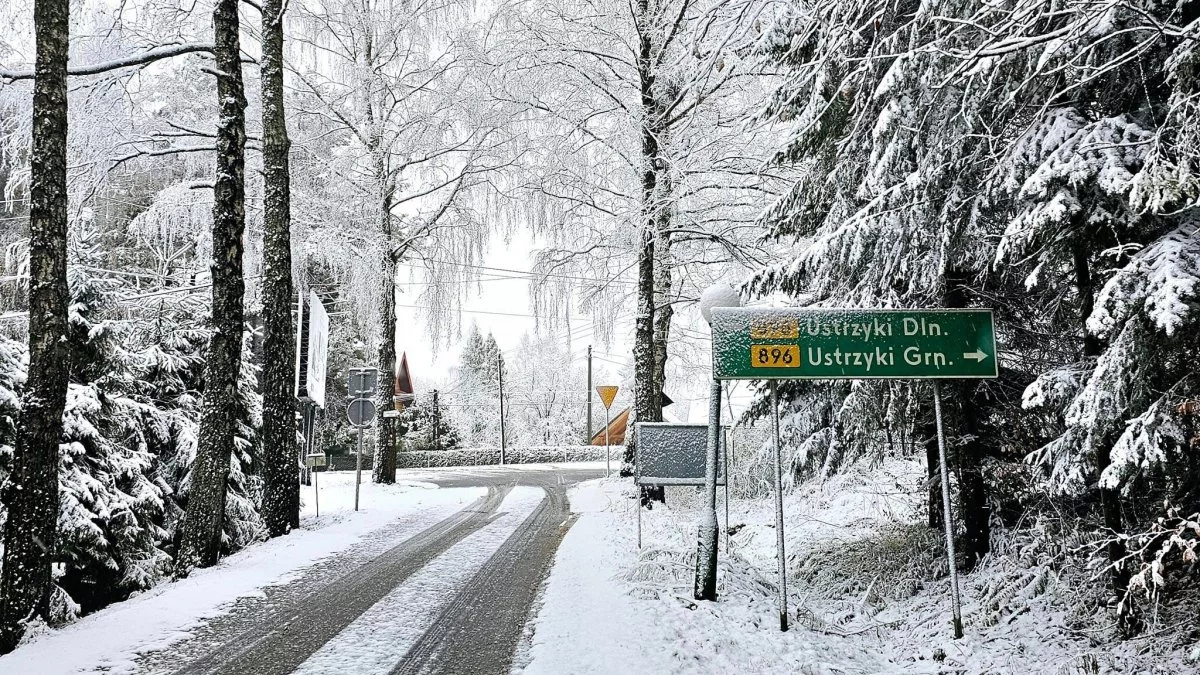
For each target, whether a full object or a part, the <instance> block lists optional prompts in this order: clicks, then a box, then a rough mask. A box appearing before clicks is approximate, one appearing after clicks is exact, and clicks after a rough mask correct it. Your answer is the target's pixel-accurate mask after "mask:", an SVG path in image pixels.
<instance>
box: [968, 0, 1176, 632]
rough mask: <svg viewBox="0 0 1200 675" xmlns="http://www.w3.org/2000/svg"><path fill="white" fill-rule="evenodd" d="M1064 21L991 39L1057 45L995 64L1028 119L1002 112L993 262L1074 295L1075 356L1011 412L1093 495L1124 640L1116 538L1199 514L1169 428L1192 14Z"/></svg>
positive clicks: (1162, 11) (1059, 467)
mask: <svg viewBox="0 0 1200 675" xmlns="http://www.w3.org/2000/svg"><path fill="white" fill-rule="evenodd" d="M1071 10H1072V11H1070V12H1067V13H1064V14H1062V15H1061V16H1060V17H1059V18H1058V19H1057V21H1056V22H1055V23H1053V24H1052V23H1049V20H1048V19H1046V20H1044V22H1043V25H1038V24H1031V25H1016V26H1004V29H1005V30H1003V31H999V32H997V33H996V35H995V37H994V38H993V39H994V40H995V41H1000V42H1004V41H1008V42H1009V44H1019V43H1020V41H1022V40H1025V39H1028V38H1029V37H1030V36H1037V35H1039V34H1045V31H1047V30H1048V27H1049V26H1055V28H1056V29H1057V30H1059V31H1063V32H1064V34H1067V35H1071V36H1072V39H1071V40H1070V41H1067V42H1065V43H1063V44H1061V45H1059V46H1058V48H1056V49H1050V48H1049V47H1041V48H1033V47H1031V48H1025V49H1006V50H999V51H1000V54H999V55H998V56H997V60H1005V61H1008V62H1015V63H1017V64H1019V65H1020V66H1021V69H1022V70H1024V71H1025V73H1026V79H1025V81H1024V83H1023V86H1024V89H1025V91H1026V92H1027V93H1028V94H1031V95H1032V97H1033V99H1032V100H1034V101H1037V102H1039V103H1040V104H1041V108H1040V109H1038V110H1036V111H1035V112H1033V113H1032V114H1029V113H1025V114H1022V115H1018V114H1017V112H1016V111H1015V110H1014V111H1013V112H1012V113H1010V114H1011V115H1012V118H1013V120H1014V121H1015V122H1018V123H1019V124H1020V125H1021V126H1018V127H1016V129H1017V134H1016V137H1015V139H1014V140H1013V141H1012V142H1011V143H1010V144H1009V146H1008V148H1007V150H1006V152H1005V154H1004V155H1003V157H1002V161H1001V162H1000V164H999V166H998V167H997V170H996V175H997V178H999V179H1000V181H999V191H1000V192H1002V193H1003V194H1004V196H1005V197H1007V198H1009V199H1011V200H1012V201H1013V202H1014V207H1013V213H1012V218H1011V220H1010V222H1009V223H1008V226H1007V228H1006V230H1005V232H1004V237H1003V239H1002V240H1001V246H1000V251H999V253H998V256H997V264H998V265H1003V266H1010V267H1012V268H1014V269H1021V270H1024V271H1026V272H1028V274H1029V278H1028V281H1027V283H1028V285H1029V286H1030V287H1032V288H1045V287H1046V286H1050V287H1051V288H1053V287H1054V286H1055V285H1057V286H1060V287H1061V286H1068V287H1071V295H1072V296H1074V297H1073V305H1074V307H1075V309H1076V315H1075V317H1074V318H1073V321H1072V324H1073V325H1072V326H1071V327H1070V328H1068V330H1070V331H1071V333H1073V334H1075V335H1078V336H1079V343H1078V344H1079V347H1078V348H1077V350H1076V352H1075V354H1074V355H1073V356H1074V358H1070V359H1065V360H1064V361H1063V362H1062V363H1060V364H1059V365H1058V366H1057V367H1055V368H1052V369H1050V370H1048V371H1047V372H1045V373H1044V374H1043V375H1042V376H1041V377H1040V378H1039V379H1038V381H1037V382H1035V383H1034V384H1033V385H1032V386H1030V387H1029V388H1028V390H1027V391H1026V392H1025V405H1026V407H1028V408H1030V409H1035V410H1041V411H1046V412H1049V413H1051V414H1052V415H1054V416H1055V417H1057V419H1058V422H1059V425H1058V426H1057V429H1056V433H1057V437H1056V438H1054V440H1052V441H1051V442H1050V443H1048V444H1046V445H1045V446H1044V447H1043V448H1041V449H1040V450H1039V451H1038V452H1037V453H1035V454H1034V455H1032V458H1033V459H1034V460H1036V461H1038V462H1040V463H1042V464H1043V465H1044V466H1046V467H1047V468H1048V469H1049V474H1050V478H1051V481H1052V485H1053V486H1054V487H1055V488H1057V489H1061V490H1066V491H1068V492H1072V493H1076V494H1095V493H1098V496H1099V501H1100V505H1101V512H1102V516H1103V524H1104V527H1105V529H1106V530H1107V531H1108V533H1109V534H1108V536H1106V537H1105V539H1106V540H1107V547H1106V549H1107V550H1106V553H1107V557H1108V564H1109V565H1110V569H1111V574H1110V575H1109V577H1110V581H1111V587H1112V590H1113V592H1114V595H1115V596H1116V598H1117V599H1118V601H1121V602H1120V603H1119V605H1118V608H1119V609H1118V618H1119V623H1120V625H1121V628H1122V629H1123V630H1124V631H1125V632H1126V633H1128V632H1132V631H1133V630H1135V629H1136V628H1137V627H1138V617H1137V615H1136V611H1135V609H1136V608H1135V607H1133V606H1132V605H1131V604H1129V602H1127V601H1125V599H1126V598H1125V596H1126V591H1127V587H1128V582H1129V577H1130V574H1131V572H1133V571H1136V570H1132V569H1130V568H1131V566H1132V564H1133V563H1132V562H1131V561H1129V560H1126V554H1127V552H1126V548H1125V544H1124V541H1123V539H1122V534H1123V533H1124V532H1126V531H1127V529H1128V528H1129V527H1130V526H1136V524H1137V521H1138V520H1139V519H1140V518H1141V517H1143V516H1139V515H1138V510H1139V508H1144V505H1145V504H1147V503H1153V502H1158V503H1161V501H1162V500H1163V499H1166V500H1169V501H1170V502H1172V503H1174V504H1183V505H1185V507H1186V508H1187V509H1188V510H1189V511H1191V510H1194V509H1195V508H1196V506H1197V504H1200V501H1198V500H1200V494H1198V493H1197V490H1196V488H1195V485H1196V482H1195V478H1196V477H1197V475H1198V471H1200V462H1197V460H1196V458H1195V453H1194V452H1193V451H1192V449H1191V448H1190V446H1189V444H1188V439H1189V438H1191V437H1192V436H1193V435H1194V434H1193V432H1192V430H1191V429H1190V428H1189V423H1188V421H1187V415H1186V413H1185V412H1183V411H1184V410H1186V402H1187V401H1188V400H1189V399H1190V398H1192V397H1194V396H1195V393H1196V390H1197V385H1198V384H1200V383H1197V382H1196V381H1195V374H1194V371H1195V368H1194V364H1195V359H1196V358H1197V356H1198V354H1197V349H1198V348H1200V344H1197V341H1196V338H1195V335H1196V331H1195V329H1194V325H1195V322H1196V316H1195V314H1196V312H1195V306H1196V290H1197V289H1196V286H1197V283H1198V282H1200V265H1198V264H1197V255H1198V254H1200V240H1198V236H1197V212H1196V208H1195V206H1196V199H1197V197H1198V196H1200V191H1198V189H1197V187H1198V185H1200V183H1198V181H1197V176H1196V172H1195V169H1194V166H1193V160H1192V159H1191V157H1193V156H1194V153H1195V152H1196V149H1197V143H1196V141H1197V139H1198V137H1200V134H1198V132H1200V126H1198V123H1197V118H1196V115H1195V112H1196V110H1197V108H1196V105H1197V104H1196V101H1197V95H1198V94H1200V91H1198V89H1197V85H1198V81H1197V70H1196V68H1197V66H1196V64H1197V62H1198V61H1197V58H1198V56H1200V55H1198V54H1197V53H1196V51H1195V35H1196V27H1195V25H1194V24H1195V20H1196V19H1197V18H1198V17H1200V10H1198V9H1197V8H1196V7H1195V3H1188V4H1184V5H1179V6H1175V5H1159V4H1157V3H1151V2H1139V3H1133V5H1132V6H1128V7H1120V8H1101V7H1098V6H1089V5H1086V4H1084V3H1079V4H1073V5H1072V6H1071ZM1055 24H1057V25H1055ZM1163 27H1167V28H1166V29H1163ZM994 44H995V42H991V43H987V44H985V45H984V48H985V49H986V48H991V49H995V47H994V46H993V45H994ZM1013 86H1014V87H1015V85H1013ZM1104 279H1107V281H1104ZM1181 406H1182V407H1181ZM1122 493H1124V495H1125V496H1126V497H1127V499H1125V500H1124V501H1125V503H1124V504H1122Z"/></svg>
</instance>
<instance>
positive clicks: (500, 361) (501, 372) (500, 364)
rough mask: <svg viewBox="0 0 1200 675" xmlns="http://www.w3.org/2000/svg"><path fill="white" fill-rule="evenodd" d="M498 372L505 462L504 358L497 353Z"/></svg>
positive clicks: (501, 446)
mask: <svg viewBox="0 0 1200 675" xmlns="http://www.w3.org/2000/svg"><path fill="white" fill-rule="evenodd" d="M496 372H497V373H498V374H499V376H500V464H501V465H502V466H503V464H504V446H505V442H506V440H507V439H505V437H504V359H503V358H502V357H501V356H500V355H499V354H496Z"/></svg>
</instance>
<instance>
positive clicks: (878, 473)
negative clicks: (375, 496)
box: [517, 460, 1200, 675]
mask: <svg viewBox="0 0 1200 675" xmlns="http://www.w3.org/2000/svg"><path fill="white" fill-rule="evenodd" d="M923 477H924V467H923V466H922V465H921V464H920V463H918V462H911V461H901V460H891V461H888V462H885V463H884V464H882V465H880V466H873V467H854V468H852V469H851V470H848V471H847V472H846V473H844V474H840V475H837V476H834V477H832V478H830V479H828V480H827V481H825V482H823V483H821V482H813V483H806V484H802V485H800V486H798V487H797V489H796V490H794V491H792V492H791V493H790V494H788V495H787V497H786V500H785V501H786V504H785V513H786V514H787V524H788V526H787V532H786V535H787V546H788V549H787V552H788V559H789V586H790V588H789V591H790V592H789V609H790V614H791V617H792V629H791V630H790V631H789V632H788V633H780V632H779V630H778V620H777V610H776V599H775V588H776V586H775V530H774V513H773V510H772V509H773V507H772V505H771V501H770V500H769V499H766V498H763V499H757V500H735V501H734V503H733V504H732V505H731V509H730V513H731V520H732V521H733V524H734V527H735V530H736V534H735V535H734V536H733V541H732V542H731V543H732V554H730V553H729V552H728V550H727V549H726V542H725V541H724V538H723V537H722V541H721V551H720V559H721V566H720V574H719V578H718V594H719V599H718V601H717V602H715V603H707V602H700V603H697V602H695V601H693V600H692V579H693V574H694V560H695V557H694V556H695V548H696V523H697V522H698V521H699V514H698V511H697V510H696V507H697V506H698V505H699V503H700V499H699V496H700V495H699V493H698V491H697V490H695V489H692V488H676V489H670V490H669V491H668V503H669V506H668V507H662V506H661V505H657V506H656V508H655V509H653V510H647V511H644V512H643V543H644V547H643V549H642V551H641V552H640V554H639V553H638V552H637V551H636V541H637V540H636V511H635V508H634V505H635V501H634V488H633V486H632V485H631V484H630V482H629V481H628V480H617V479H605V480H599V481H591V482H589V483H584V484H581V485H580V486H579V487H577V488H576V489H575V490H573V491H572V493H571V502H572V504H571V505H572V510H573V511H576V512H578V513H580V518H579V521H578V522H577V523H576V524H575V526H574V527H573V528H572V530H571V531H570V533H568V535H567V537H566V539H565V540H564V541H563V544H562V547H561V548H560V549H559V553H558V556H557V558H556V560H555V565H554V568H553V570H552V572H551V575H550V578H549V580H548V582H547V586H546V589H545V593H544V597H543V607H542V609H541V611H540V612H539V614H538V616H537V617H536V618H535V619H534V621H533V622H532V631H533V633H534V635H533V639H532V648H531V650H530V654H529V659H530V662H529V663H528V666H527V667H526V668H525V669H524V672H525V673H530V674H533V673H556V672H570V673H626V672H671V673H742V674H749V673H765V672H799V673H896V672H904V673H943V672H947V673H948V672H954V673H1033V672H1038V673H1041V672H1047V673H1062V674H1063V675H1075V674H1076V673H1078V674H1080V675H1083V674H1085V673H1089V674H1090V673H1107V672H1131V671H1137V672H1148V673H1176V672H1195V671H1196V667H1197V666H1196V663H1195V662H1193V661H1189V660H1188V655H1187V650H1188V649H1190V648H1191V647H1181V646H1180V645H1179V636H1175V637H1170V636H1164V637H1162V638H1158V639H1156V638H1154V637H1153V636H1151V637H1148V638H1144V639H1140V640H1135V641H1130V642H1124V643H1121V642H1111V641H1106V639H1105V636H1104V634H1103V630H1096V629H1094V628H1095V626H1096V625H1097V624H1102V623H1103V622H1104V621H1106V620H1107V619H1105V618H1104V617H1105V616H1107V615H1106V614H1105V613H1104V612H1105V610H1104V609H1103V608H1101V607H1097V606H1096V604H1095V603H1094V598H1090V597H1089V596H1094V595H1095V592H1094V589H1095V586H1094V585H1093V586H1091V587H1090V588H1089V586H1088V584H1087V580H1088V575H1089V574H1090V572H1088V571H1087V570H1084V569H1082V566H1080V565H1078V564H1077V561H1067V560H1064V559H1062V558H1061V557H1060V558H1058V559H1057V560H1056V561H1054V564H1050V562H1051V561H1049V560H1048V559H1047V556H1046V554H1045V552H1046V551H1048V550H1059V551H1069V550H1070V549H1071V545H1070V542H1069V541H1066V540H1064V539H1063V536H1064V535H1063V533H1059V532H1048V533H1045V534H1042V535H1039V534H1037V533H1032V534H1031V533H1030V532H1029V531H1020V532H1003V533H1000V534H999V539H998V541H997V547H998V549H997V552H996V554H995V555H993V556H991V557H990V558H989V559H988V560H987V561H985V563H984V564H983V565H982V566H981V567H980V569H978V570H976V571H975V572H973V573H971V574H968V575H964V576H962V577H961V583H962V594H963V602H964V608H963V613H964V620H965V624H966V635H965V637H964V638H963V639H962V640H953V639H952V638H951V635H950V627H949V616H950V599H949V588H948V582H947V581H946V578H945V571H946V562H945V558H944V549H943V546H942V542H941V538H940V534H939V533H938V532H933V531H931V530H929V529H928V528H927V527H925V526H924V524H923V522H922V519H923V516H924V514H923V512H922V508H921V503H922V499H923V497H924V495H925V492H924V487H923V485H922V480H923ZM718 512H719V513H721V514H722V517H723V508H722V507H720V506H719V507H718ZM1018 556H1032V557H1035V558H1036V559H1037V561H1038V562H1039V564H1034V563H1033V562H1031V561H1029V560H1025V561H1023V562H1022V564H1014V560H1016V558H1017V557H1018ZM1097 617H1100V620H1099V621H1097V620H1096V619H1097ZM1198 652H1200V650H1198ZM1135 664H1136V668H1135V667H1134V666H1135ZM517 670H520V669H519V668H518V669H517Z"/></svg>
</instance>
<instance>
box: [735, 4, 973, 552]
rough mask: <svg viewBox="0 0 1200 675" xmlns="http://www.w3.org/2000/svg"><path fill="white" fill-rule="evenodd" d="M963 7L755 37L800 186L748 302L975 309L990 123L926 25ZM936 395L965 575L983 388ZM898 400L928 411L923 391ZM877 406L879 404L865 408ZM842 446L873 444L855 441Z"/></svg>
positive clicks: (827, 19)
mask: <svg viewBox="0 0 1200 675" xmlns="http://www.w3.org/2000/svg"><path fill="white" fill-rule="evenodd" d="M962 9H963V8H962V7H955V3H950V4H949V5H947V6H940V7H939V8H938V10H937V12H936V13H935V12H934V11H933V10H932V8H930V7H926V6H924V5H919V4H918V3H899V4H897V3H889V2H868V3H833V2H798V3H794V4H792V5H790V6H789V8H788V11H786V12H784V13H783V14H782V15H781V16H779V17H778V18H777V20H776V22H775V24H774V25H773V26H772V27H770V28H769V29H768V30H767V31H766V32H765V33H764V35H763V39H762V40H761V43H760V50H761V52H762V55H763V58H764V61H765V62H766V63H767V64H768V65H769V66H771V67H773V68H776V69H777V70H779V71H780V74H781V75H782V76H784V77H785V82H784V84H783V85H782V86H781V87H780V88H779V89H778V90H777V91H776V92H775V94H774V95H773V97H772V98H771V100H770V101H769V103H768V104H767V106H766V108H765V110H764V111H763V114H764V115H765V116H766V117H768V118H769V119H773V120H777V121H779V122H781V123H784V124H785V125H786V126H785V132H784V134H785V135H784V143H782V144H781V146H780V148H779V150H778V152H777V155H776V158H775V161H776V162H778V163H782V164H788V165H792V166H795V167H797V168H798V169H799V170H800V171H801V178H800V179H799V180H798V181H797V182H796V183H795V185H793V186H792V189H791V191H790V192H789V193H788V194H787V195H786V196H784V197H783V198H782V199H780V200H779V201H777V202H776V203H775V204H774V205H773V206H772V207H771V208H770V209H769V210H768V211H767V212H766V214H765V216H764V218H763V224H764V225H765V226H766V227H767V228H768V229H769V232H770V235H771V236H772V237H774V238H777V239H780V240H784V241H790V242H794V247H793V252H792V254H791V255H790V256H788V257H787V258H786V259H785V260H783V261H782V262H779V263H776V264H774V265H771V266H768V267H766V268H764V269H762V270H760V271H759V272H758V273H756V274H755V275H754V277H752V279H751V281H750V283H749V284H748V289H749V291H750V292H751V293H753V294H758V295H767V294H771V293H777V292H781V293H784V294H787V295H791V296H793V297H799V296H801V295H803V296H804V299H805V301H806V302H809V303H812V304H815V305H824V306H860V307H965V306H970V305H973V304H977V303H978V302H979V300H978V294H979V293H980V292H982V291H984V290H985V287H986V285H987V284H988V283H989V278H988V274H987V270H988V265H989V263H990V262H991V257H992V252H991V247H990V243H989V241H990V240H989V239H988V238H987V236H986V235H987V232H988V230H989V227H990V220H989V216H988V214H987V212H986V210H985V208H984V207H985V206H986V204H985V203H984V201H983V197H982V196H981V190H980V187H981V186H982V185H984V178H985V177H984V175H983V174H982V173H981V170H980V165H981V162H982V161H983V160H984V159H986V158H987V157H988V156H989V154H990V152H991V147H990V145H989V142H988V138H987V136H986V135H985V133H984V132H986V130H987V127H986V124H987V122H988V121H989V120H990V116H989V114H988V111H987V110H986V109H982V108H980V106H981V105H983V103H984V102H982V101H980V100H978V99H972V98H971V97H969V96H967V95H966V94H967V89H966V88H965V87H964V86H963V85H961V84H959V83H958V82H957V81H955V80H953V78H952V77H951V76H952V75H953V74H954V73H955V69H956V68H957V67H958V65H959V62H958V61H957V60H954V59H950V58H948V57H946V56H945V55H944V53H943V52H942V51H941V50H940V49H933V48H932V46H933V45H938V46H939V47H940V48H941V49H946V48H947V47H951V46H953V45H954V44H955V40H957V38H956V36H955V30H954V27H953V26H954V24H953V23H952V22H948V21H942V20H941V18H940V17H939V16H938V15H942V14H945V15H947V16H951V17H953V16H954V15H955V14H956V13H957V11H962ZM956 10H957V11H956ZM947 80H949V81H947ZM946 389H947V390H948V391H947V392H946V394H947V395H946V396H945V399H946V401H947V402H948V403H949V406H948V407H949V408H950V412H951V414H952V417H953V418H954V420H955V423H954V426H953V427H952V432H951V435H952V436H953V437H956V438H957V439H958V440H959V442H958V443H957V444H956V447H955V448H954V450H953V454H954V456H955V457H956V459H957V469H958V477H959V488H960V490H959V491H960V497H961V501H962V513H963V520H964V523H965V525H966V528H965V529H966V535H967V545H966V546H965V547H964V548H965V552H966V556H967V562H968V565H973V564H974V563H975V562H976V561H977V560H978V559H979V558H981V557H982V556H983V555H985V554H986V553H987V551H988V547H989V519H988V511H987V501H986V494H985V485H984V482H983V479H982V475H981V473H980V470H981V463H982V462H983V459H984V454H985V452H986V449H985V448H984V447H983V446H982V445H981V444H980V441H979V439H980V435H979V431H980V427H981V426H982V425H983V424H984V419H982V417H983V415H984V414H985V413H984V412H983V411H984V410H986V408H985V407H984V406H982V405H981V403H982V401H981V396H982V394H983V391H982V389H983V387H981V386H976V385H974V384H963V385H952V386H948V387H946ZM858 391H859V392H860V393H862V392H863V390H858ZM882 391H883V389H877V390H876V392H877V394H878V393H880V392H882ZM904 395H905V396H919V397H920V398H922V399H923V400H924V401H926V403H925V405H926V406H928V400H929V393H928V390H927V389H924V388H919V389H916V390H910V391H909V392H907V393H906V394H904ZM887 405H888V404H887V402H886V401H885V400H884V399H883V398H882V397H880V398H878V399H877V400H876V403H875V407H877V408H879V409H884V408H886V406H887ZM850 421H853V423H854V424H855V425H861V424H863V423H866V424H868V425H870V424H873V423H874V422H873V421H872V420H871V418H866V419H863V418H861V417H854V418H851V419H850ZM954 430H957V431H954ZM848 431H849V430H847V429H845V428H843V429H842V431H841V433H839V434H837V435H836V436H834V435H833V434H829V438H830V439H831V442H832V440H833V439H835V438H838V439H840V438H843V437H844V435H845V434H846V433H847V432H848ZM849 433H850V434H851V435H852V436H855V437H857V438H859V439H864V440H868V439H870V438H871V434H869V433H866V430H864V431H863V432H853V431H849ZM932 473H933V472H932V467H931V474H932Z"/></svg>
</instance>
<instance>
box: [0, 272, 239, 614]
mask: <svg viewBox="0 0 1200 675" xmlns="http://www.w3.org/2000/svg"><path fill="white" fill-rule="evenodd" d="M87 252H88V251H87V249H84V250H82V251H80V252H79V253H78V254H79V255H81V256H84V260H85V261H86V260H87V258H86V255H87ZM68 276H69V281H70V288H71V303H70V323H69V326H68V336H67V337H68V342H69V343H70V348H69V358H70V360H71V382H70V384H69V387H68V392H67V403H66V408H65V411H64V414H63V421H64V428H63V436H62V444H61V446H60V447H61V452H60V455H59V492H60V507H59V519H58V520H59V534H58V542H57V559H58V560H59V562H60V563H61V565H59V566H57V567H56V572H55V580H56V584H57V588H56V590H55V591H54V598H55V607H54V610H53V614H54V616H56V617H58V618H59V619H60V620H66V619H69V618H72V617H74V616H77V615H78V614H79V613H81V612H88V611H91V610H94V609H96V608H99V607H102V606H104V605H106V604H108V603H110V602H113V601H115V600H120V599H123V598H124V597H126V596H128V595H129V594H130V593H133V592H136V591H139V590H144V589H147V588H149V587H151V586H153V585H154V584H156V583H158V582H160V581H161V580H163V579H164V578H165V577H166V576H167V574H168V573H169V572H170V569H171V564H172V553H173V551H174V545H173V538H174V534H175V530H176V526H177V525H178V522H179V517H180V516H181V515H182V505H183V503H182V501H181V500H182V499H185V498H186V493H187V484H188V471H189V470H190V467H191V463H192V460H193V459H194V456H195V434H196V428H197V425H198V422H199V410H200V405H199V403H200V396H201V391H202V387H203V351H202V350H203V348H204V345H205V344H206V341H207V333H206V331H205V330H203V329H202V328H200V327H199V326H200V325H201V323H202V321H203V314H200V313H198V311H197V310H198V305H197V303H194V302H192V301H190V300H188V299H186V298H183V299H180V298H172V297H171V296H165V298H164V299H162V300H160V301H159V302H158V303H157V304H156V307H155V309H156V311H157V313H156V315H155V313H150V315H149V318H148V317H147V315H146V314H143V313H140V312H138V313H132V314H133V316H134V318H129V317H130V314H131V313H130V312H129V311H128V308H127V307H125V306H124V305H123V301H122V300H121V297H122V295H123V294H124V293H125V292H126V291H127V289H126V288H124V287H123V284H122V283H121V282H119V281H114V280H112V279H105V278H102V277H99V276H97V275H95V274H94V273H92V272H90V271H89V270H88V269H87V267H85V266H84V265H72V266H71V267H70V268H69V275H68ZM24 359H25V345H24V344H22V343H18V342H15V341H12V340H8V339H5V338H0V471H4V473H5V475H6V473H7V465H8V463H9V462H10V461H11V457H12V450H11V446H12V443H13V440H14V434H15V423H16V419H17V416H18V414H19V406H20V399H19V396H20V391H21V388H22V385H23V384H24V381H25V365H24ZM255 373H256V368H255V367H253V366H251V365H249V364H247V365H246V366H245V367H244V369H243V382H242V387H241V389H240V390H241V393H242V401H241V402H242V411H243V412H242V416H241V422H240V424H239V439H238V447H237V449H236V451H235V455H234V462H233V463H232V470H231V472H230V478H229V483H230V492H229V499H228V502H227V506H226V534H225V544H226V548H227V550H236V549H237V548H240V547H242V546H245V545H246V544H247V543H249V542H251V541H254V540H256V539H258V538H261V536H262V524H261V520H260V518H259V516H258V511H257V491H258V487H257V486H258V483H259V479H258V478H257V477H254V476H251V475H248V474H247V472H248V471H252V470H253V469H254V460H253V457H254V456H255V454H256V450H255V447H254V442H255V431H254V430H255V428H256V427H257V425H258V423H259V412H258V410H259V399H258V395H257V394H256V393H254V388H255V379H254V378H255Z"/></svg>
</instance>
